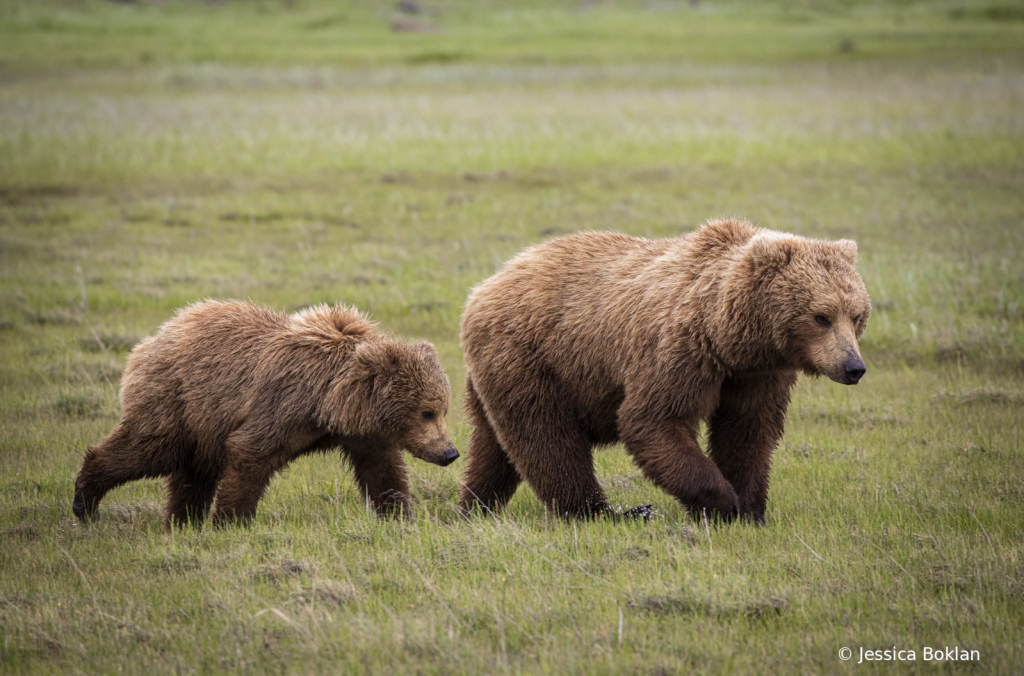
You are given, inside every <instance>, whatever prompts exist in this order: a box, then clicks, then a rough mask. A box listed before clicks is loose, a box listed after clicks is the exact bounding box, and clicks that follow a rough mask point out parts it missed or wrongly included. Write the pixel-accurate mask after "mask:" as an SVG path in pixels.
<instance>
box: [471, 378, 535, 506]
mask: <svg viewBox="0 0 1024 676" xmlns="http://www.w3.org/2000/svg"><path fill="white" fill-rule="evenodd" d="M466 412H467V413H468V414H469V420H470V422H471V423H472V424H473V434H472V436H471V437H470V439H469V460H468V462H469V467H468V468H467V470H466V483H465V484H463V486H462V496H461V499H460V501H459V506H460V508H461V509H462V511H463V513H468V512H470V511H471V510H472V509H473V508H474V507H480V508H481V509H483V510H484V511H487V512H493V511H497V510H499V509H501V508H502V507H504V506H505V504H506V503H507V502H508V501H509V500H510V499H511V498H512V495H513V494H514V493H515V492H516V489H517V488H518V487H519V484H520V483H521V482H522V477H520V476H519V472H517V471H516V468H515V465H513V464H512V461H511V460H509V457H508V454H507V453H505V449H503V448H502V447H501V444H500V443H498V438H497V437H496V436H495V434H494V428H493V427H491V422H490V421H489V420H488V419H487V415H486V413H484V407H483V405H482V404H481V403H480V398H479V397H478V396H477V393H476V389H475V388H474V387H473V381H472V379H470V378H468V377H467V378H466Z"/></svg>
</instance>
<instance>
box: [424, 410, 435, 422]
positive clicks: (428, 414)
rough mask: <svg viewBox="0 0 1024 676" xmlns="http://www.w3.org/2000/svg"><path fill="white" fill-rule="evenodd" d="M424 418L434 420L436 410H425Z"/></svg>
mask: <svg viewBox="0 0 1024 676" xmlns="http://www.w3.org/2000/svg"><path fill="white" fill-rule="evenodd" d="M423 419H424V420H433V419H434V412H433V411H424V412H423Z"/></svg>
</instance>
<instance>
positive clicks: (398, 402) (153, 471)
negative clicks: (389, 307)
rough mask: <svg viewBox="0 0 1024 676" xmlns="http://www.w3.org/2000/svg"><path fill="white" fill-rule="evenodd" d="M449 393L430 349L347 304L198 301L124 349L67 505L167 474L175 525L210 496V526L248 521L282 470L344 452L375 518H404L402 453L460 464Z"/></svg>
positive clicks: (78, 506) (92, 506)
mask: <svg viewBox="0 0 1024 676" xmlns="http://www.w3.org/2000/svg"><path fill="white" fill-rule="evenodd" d="M449 396H450V388H449V386H448V378H447V377H446V376H445V374H444V371H443V370H441V365H440V364H439V363H438V360H437V353H436V352H435V351H434V347H433V346H432V345H431V344H430V343H416V344H411V345H410V344H405V343H400V342H396V341H394V340H392V339H390V338H388V337H386V336H383V335H381V334H379V333H377V332H376V331H375V325H374V324H373V323H371V322H370V321H369V320H367V319H366V318H365V317H364V316H363V315H361V314H360V313H359V312H357V311H356V310H354V309H352V308H347V307H344V306H341V305H335V306H334V307H330V306H327V305H319V306H316V307H311V308H309V309H306V310H303V311H302V312H299V313H296V314H293V315H284V314H280V313H278V312H274V311H272V310H267V309H264V308H261V307H257V306H255V305H252V304H249V303H218V302H205V303H197V304H195V305H190V306H188V307H186V308H184V309H182V310H181V311H179V312H178V314H177V316H175V317H174V318H173V319H171V320H170V321H169V322H167V323H166V324H164V325H163V327H161V329H160V331H159V332H158V333H157V334H156V335H155V336H153V337H151V338H147V339H146V340H144V341H142V342H141V343H139V345H138V346H137V347H136V348H135V349H134V350H133V351H132V353H131V355H129V357H128V366H127V368H126V369H125V372H124V376H123V378H122V380H121V395H120V397H121V409H122V412H123V418H122V420H121V423H120V424H119V425H118V426H117V427H116V428H114V431H113V432H111V433H110V435H109V436H108V437H107V438H106V439H104V440H103V442H102V443H101V444H99V445H98V446H93V447H91V448H89V450H88V451H86V454H85V460H84V462H83V463H82V469H81V471H80V472H79V473H78V480H77V481H76V482H75V498H74V502H73V503H72V509H73V510H74V513H75V516H77V517H78V518H79V519H84V518H86V517H88V516H90V515H92V514H93V513H94V512H95V510H96V506H97V504H98V503H99V501H100V500H101V499H102V498H103V496H104V495H106V493H107V491H109V490H111V489H112V488H114V487H116V486H119V485H121V484H123V483H125V482H128V481H133V480H135V479H144V478H152V477H161V476H163V477H167V514H166V521H165V524H166V525H167V526H170V525H172V524H175V525H182V524H185V523H187V522H189V521H193V522H195V523H197V524H198V523H201V522H202V521H203V519H204V518H205V517H206V514H207V512H208V511H209V509H210V505H211V504H212V502H213V498H214V494H216V496H217V507H216V513H215V516H214V522H215V523H218V524H219V523H222V522H225V521H231V520H235V519H241V520H248V519H251V518H252V516H253V515H254V514H255V513H256V504H257V503H258V502H259V500H260V497H261V496H262V495H263V491H264V490H265V489H266V487H267V484H268V483H269V482H270V478H271V476H273V474H274V472H277V471H278V470H280V469H281V468H282V467H284V466H285V465H286V464H288V463H289V462H291V461H292V460H293V459H295V458H296V457H298V456H300V455H303V454H306V453H311V452H313V451H326V450H328V449H331V448H335V447H337V448H340V449H341V452H342V455H344V456H345V457H346V458H348V461H349V462H350V463H351V465H352V469H353V470H354V471H355V478H356V482H357V484H358V486H359V490H360V493H361V494H362V495H365V496H367V497H368V498H369V499H370V500H371V501H372V503H373V505H374V506H375V507H376V509H377V511H378V512H380V513H384V514H398V513H405V514H407V515H408V514H411V513H412V506H411V503H410V501H409V487H408V484H407V483H406V477H405V465H404V463H403V460H402V449H403V448H404V449H407V450H408V451H409V452H410V453H412V455H413V456H415V457H417V458H420V459H421V460H426V461H427V462H432V463H434V464H437V465H447V464H449V463H451V462H452V461H453V460H455V459H456V458H458V457H459V454H458V452H457V451H456V450H455V446H454V445H453V444H452V441H451V438H450V437H449V436H448V428H447V426H446V425H445V419H444V418H445V414H446V413H447V412H448V400H449Z"/></svg>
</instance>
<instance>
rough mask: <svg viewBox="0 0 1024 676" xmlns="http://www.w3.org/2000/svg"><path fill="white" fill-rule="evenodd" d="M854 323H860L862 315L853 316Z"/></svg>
mask: <svg viewBox="0 0 1024 676" xmlns="http://www.w3.org/2000/svg"><path fill="white" fill-rule="evenodd" d="M853 323H854V324H859V323H860V315H857V316H856V317H854V318H853Z"/></svg>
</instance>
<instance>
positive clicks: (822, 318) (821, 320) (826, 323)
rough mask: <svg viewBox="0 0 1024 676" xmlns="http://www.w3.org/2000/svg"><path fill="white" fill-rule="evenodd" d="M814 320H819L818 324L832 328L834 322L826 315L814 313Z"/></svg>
mask: <svg viewBox="0 0 1024 676" xmlns="http://www.w3.org/2000/svg"><path fill="white" fill-rule="evenodd" d="M814 321H816V322H818V325H819V326H820V327H821V328H823V329H830V328H832V322H830V321H829V320H827V319H825V316H824V315H814Z"/></svg>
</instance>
